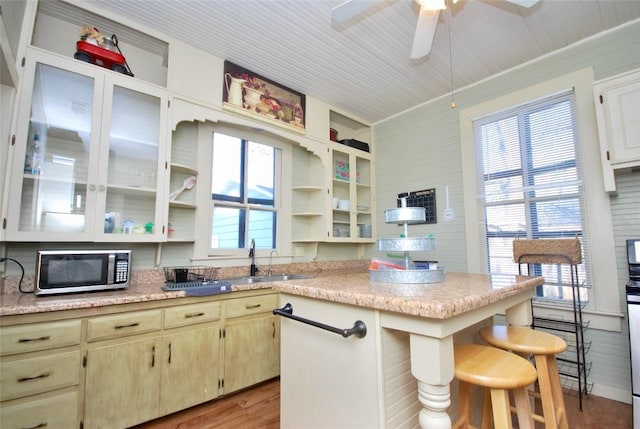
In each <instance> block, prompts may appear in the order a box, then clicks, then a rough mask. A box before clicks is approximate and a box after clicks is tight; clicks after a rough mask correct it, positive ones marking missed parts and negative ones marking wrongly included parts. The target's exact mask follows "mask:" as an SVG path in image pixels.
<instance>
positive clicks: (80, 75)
mask: <svg viewBox="0 0 640 429" xmlns="http://www.w3.org/2000/svg"><path fill="white" fill-rule="evenodd" d="M27 54H28V55H27V61H26V65H25V74H24V82H25V84H24V85H23V86H22V93H21V94H20V99H21V104H20V107H19V112H18V123H17V128H16V131H15V144H14V154H13V156H14V162H13V171H12V175H11V188H10V197H9V198H10V205H9V211H8V216H7V219H5V223H6V231H7V233H6V237H7V239H8V240H20V241H127V242H131V241H160V240H161V239H162V237H163V227H162V225H163V223H164V214H163V213H164V211H163V205H162V204H161V201H160V199H161V197H163V192H162V190H163V188H162V184H163V183H164V172H165V167H164V163H165V160H164V158H165V144H166V135H165V133H164V132H163V131H161V130H164V129H165V125H166V120H167V118H166V116H167V112H166V110H167V109H166V106H167V95H166V91H165V90H163V89H162V88H158V87H156V86H154V85H149V84H146V83H143V82H139V81H137V80H134V79H131V78H130V77H128V76H123V75H120V74H118V73H115V72H111V71H106V70H104V69H102V68H100V67H96V66H94V65H90V64H86V63H82V62H79V61H76V60H73V59H66V58H62V57H60V56H57V55H51V54H47V53H44V52H40V51H35V50H29V51H28V52H27ZM22 160H24V162H22Z"/></svg>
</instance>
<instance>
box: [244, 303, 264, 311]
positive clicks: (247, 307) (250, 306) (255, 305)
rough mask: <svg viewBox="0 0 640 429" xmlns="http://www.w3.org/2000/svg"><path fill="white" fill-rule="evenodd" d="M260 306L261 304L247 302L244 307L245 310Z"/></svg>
mask: <svg viewBox="0 0 640 429" xmlns="http://www.w3.org/2000/svg"><path fill="white" fill-rule="evenodd" d="M260 307H262V304H254V305H249V304H247V305H245V308H246V309H247V310H252V309H254V308H260Z"/></svg>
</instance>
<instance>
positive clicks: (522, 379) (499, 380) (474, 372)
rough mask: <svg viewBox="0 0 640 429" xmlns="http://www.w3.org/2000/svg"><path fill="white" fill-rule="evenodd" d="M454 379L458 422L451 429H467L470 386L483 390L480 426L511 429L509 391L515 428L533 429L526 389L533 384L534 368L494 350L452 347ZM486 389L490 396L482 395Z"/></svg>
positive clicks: (469, 408)
mask: <svg viewBox="0 0 640 429" xmlns="http://www.w3.org/2000/svg"><path fill="white" fill-rule="evenodd" d="M453 353H454V355H453V358H454V361H455V376H456V378H457V379H458V381H459V382H460V392H459V404H460V405H459V413H458V419H457V420H456V422H455V423H454V424H453V428H454V429H458V428H465V429H466V428H471V427H472V426H471V424H470V420H471V387H472V385H476V386H481V387H483V388H485V389H484V391H485V395H484V398H485V399H484V401H483V406H482V427H483V428H486V427H489V425H490V424H491V421H492V420H493V422H495V428H496V429H512V428H513V426H512V424H511V407H510V404H509V391H512V392H513V395H514V398H515V404H516V412H517V414H518V428H519V429H533V427H534V426H533V419H532V416H531V408H530V405H529V395H528V393H527V386H529V385H531V384H532V383H534V382H535V381H536V369H535V368H534V367H533V365H531V364H530V363H529V362H528V361H527V360H526V359H523V358H521V357H519V356H516V355H515V354H513V353H509V352H506V351H504V350H500V349H497V348H495V347H489V346H482V345H478V344H454V352H453ZM487 390H488V391H489V394H490V400H489V397H488V396H489V395H487V394H486V392H487ZM491 417H493V418H491Z"/></svg>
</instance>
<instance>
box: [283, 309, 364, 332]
mask: <svg viewBox="0 0 640 429" xmlns="http://www.w3.org/2000/svg"><path fill="white" fill-rule="evenodd" d="M273 314H276V315H278V316H282V317H286V318H287V319H293V320H296V321H298V322H302V323H306V324H307V325H311V326H315V327H316V328H320V329H325V330H327V331H331V332H333V333H336V334H340V335H342V336H343V337H344V338H348V337H350V336H351V335H355V336H356V337H358V338H364V337H365V336H366V335H367V325H365V323H364V322H363V321H362V320H356V321H355V323H354V324H353V327H352V328H348V329H340V328H336V327H333V326H329V325H325V324H324V323H320V322H316V321H314V320H309V319H305V318H304V317H300V316H295V315H294V314H293V306H292V305H291V304H290V303H287V304H285V306H284V307H282V308H275V309H274V310H273Z"/></svg>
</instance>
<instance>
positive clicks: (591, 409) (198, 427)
mask: <svg viewBox="0 0 640 429" xmlns="http://www.w3.org/2000/svg"><path fill="white" fill-rule="evenodd" d="M565 402H566V404H565V405H566V407H567V416H568V420H569V425H570V428H571V429H632V421H631V405H629V404H624V403H622V402H617V401H612V400H610V399H605V398H602V397H599V396H594V395H590V396H588V397H586V398H584V399H583V406H582V411H580V410H579V406H578V396H577V394H575V393H573V392H568V393H566V394H565ZM279 427H280V381H279V380H278V379H274V380H270V381H267V382H264V383H262V384H259V385H257V386H255V387H253V388H251V389H247V390H244V391H242V392H239V393H236V394H232V395H229V396H226V397H223V398H220V399H217V400H214V401H211V402H207V403H205V404H202V405H198V406H196V407H193V408H189V409H188V410H185V411H181V412H179V413H175V414H171V415H169V416H166V417H162V418H160V419H157V420H154V421H151V422H148V423H145V424H143V425H140V426H136V429H209V428H211V429H213V428H216V429H240V428H251V429H279ZM542 427H543V425H542V424H538V423H536V429H542ZM299 429H304V428H299ZM390 429H391V428H390Z"/></svg>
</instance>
